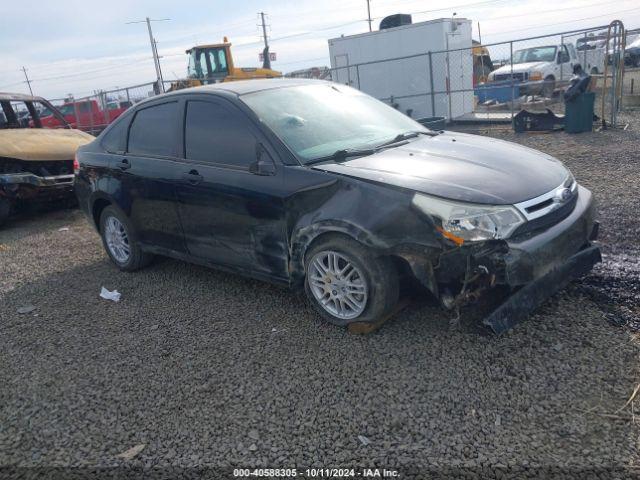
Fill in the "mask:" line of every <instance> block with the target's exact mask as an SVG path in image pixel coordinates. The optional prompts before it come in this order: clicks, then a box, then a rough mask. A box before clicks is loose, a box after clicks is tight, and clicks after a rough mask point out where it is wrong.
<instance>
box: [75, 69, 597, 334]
mask: <svg viewBox="0 0 640 480" xmlns="http://www.w3.org/2000/svg"><path fill="white" fill-rule="evenodd" d="M77 160H78V164H79V165H78V171H77V172H76V182H75V186H76V193H77V195H78V199H79V201H80V205H81V206H82V208H83V210H84V211H85V213H86V214H87V215H88V217H89V219H90V221H91V222H92V223H93V224H94V225H95V226H96V228H97V229H98V231H99V232H100V234H101V236H102V239H103V242H104V247H105V249H106V252H107V254H108V255H109V257H110V258H111V260H112V261H113V262H114V263H115V265H116V266H117V267H118V268H120V269H121V270H125V271H133V270H137V269H140V268H141V267H144V266H145V265H147V264H148V263H149V262H150V261H151V260H152V257H153V255H167V256H171V257H174V258H178V259H184V260H186V261H189V262H195V263H199V264H204V265H209V266H213V267H216V268H221V269H225V270H228V271H230V272H237V273H241V274H244V275H250V276H252V277H257V278H260V279H264V280H268V281H273V282H279V283H284V284H287V285H289V286H291V287H302V286H304V288H305V290H306V293H307V296H308V298H309V300H310V301H311V303H312V304H313V305H314V306H315V308H316V309H317V310H318V312H319V313H320V314H321V315H322V316H323V317H324V318H326V319H327V320H328V321H330V322H332V323H335V324H337V325H347V324H350V323H353V322H366V323H370V324H371V323H376V322H378V321H380V320H382V319H384V318H386V317H387V316H389V315H390V313H391V312H393V310H394V306H395V305H396V304H397V302H398V296H399V291H400V288H399V286H400V284H401V282H402V281H405V280H407V279H408V280H409V281H412V282H414V283H415V282H416V281H417V283H418V284H419V285H421V286H422V287H423V288H424V290H425V291H428V292H430V294H431V295H433V296H434V297H435V298H437V299H438V300H439V301H440V302H441V304H442V306H443V307H444V308H448V309H459V308H460V307H462V306H463V305H465V304H467V303H469V302H472V301H475V300H477V299H478V298H480V297H482V296H483V295H486V294H487V293H488V292H490V291H491V290H494V288H495V287H497V286H500V287H502V290H507V291H508V292H510V294H511V295H510V296H509V297H508V298H507V299H506V301H505V302H504V303H503V304H502V305H501V306H500V307H498V308H497V309H496V310H495V311H494V312H493V313H491V314H490V315H489V316H488V317H487V318H485V320H484V321H485V323H486V324H487V325H489V326H490V327H491V328H492V329H493V330H494V331H495V332H498V333H499V332H502V331H504V330H505V329H506V328H508V327H509V326H511V325H512V324H513V323H515V322H516V321H519V320H520V319H522V318H523V317H524V316H526V315H527V314H528V313H529V312H530V311H531V310H532V309H533V308H535V307H536V306H537V305H538V304H539V303H541V302H542V301H543V300H544V299H545V298H546V297H548V296H549V295H551V294H552V293H553V292H554V291H556V290H557V289H559V288H561V287H562V286H563V285H564V284H566V282H567V281H569V280H570V279H572V278H575V277H577V276H579V275H582V274H584V273H586V272H588V271H589V270H590V269H591V268H592V266H593V265H594V263H596V262H598V261H599V260H600V251H599V249H598V248H597V247H596V246H594V245H592V243H591V242H592V240H594V239H595V237H596V235H597V227H598V223H597V222H596V221H595V208H594V201H593V199H592V196H591V193H590V192H589V191H588V190H587V189H585V188H583V187H581V186H580V185H578V184H577V183H576V181H575V180H574V178H573V176H572V174H571V173H570V172H569V171H568V170H567V169H566V168H565V167H564V166H563V165H562V163H560V162H559V161H558V160H556V159H555V158H553V157H551V156H549V155H546V154H544V153H541V152H538V151H535V150H531V149H528V148H525V147H521V146H518V145H515V144H512V143H508V142H503V141H499V140H494V139H489V138H485V137H480V136H474V135H466V134H461V133H452V132H435V131H431V130H428V129H425V128H423V127H422V126H421V125H420V124H418V123H416V122H415V121H413V120H412V119H410V118H409V117H407V116H405V115H403V114H402V113H400V112H398V111H396V110H394V109H393V108H391V107H389V106H387V105H385V104H384V103H382V102H379V101H378V100H375V99H373V98H371V97H369V96H367V95H365V94H363V93H361V92H359V91H357V90H354V89H351V88H349V87H346V86H343V85H338V84H334V83H329V82H321V81H309V80H253V81H242V82H233V83H222V84H217V85H211V86H206V87H200V88H195V89H187V90H181V91H177V92H172V93H170V94H166V95H161V96H159V97H154V98H151V99H149V100H146V101H144V102H141V103H139V104H137V105H136V106H135V107H134V108H131V109H129V110H128V111H127V112H126V113H125V114H124V115H122V116H121V117H120V118H119V119H118V120H116V121H115V122H114V123H113V124H112V125H111V126H110V127H109V128H108V129H107V130H105V131H104V132H103V133H102V134H101V135H100V136H99V137H98V138H97V139H96V140H95V141H94V142H92V143H91V144H89V145H87V146H84V147H81V148H80V149H79V151H78V155H77ZM213 294H215V292H212V295H213Z"/></svg>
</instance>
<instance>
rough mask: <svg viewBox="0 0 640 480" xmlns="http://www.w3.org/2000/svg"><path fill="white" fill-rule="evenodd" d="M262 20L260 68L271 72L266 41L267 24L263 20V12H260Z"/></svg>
mask: <svg viewBox="0 0 640 480" xmlns="http://www.w3.org/2000/svg"><path fill="white" fill-rule="evenodd" d="M260 19H261V20H262V38H264V50H262V68H268V69H269V70H271V59H270V58H269V42H268V40H267V24H266V23H265V20H264V12H260Z"/></svg>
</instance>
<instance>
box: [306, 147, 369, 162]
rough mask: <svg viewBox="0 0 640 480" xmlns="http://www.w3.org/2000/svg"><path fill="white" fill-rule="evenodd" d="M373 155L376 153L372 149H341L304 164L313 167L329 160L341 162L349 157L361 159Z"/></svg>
mask: <svg viewBox="0 0 640 480" xmlns="http://www.w3.org/2000/svg"><path fill="white" fill-rule="evenodd" d="M374 153H376V149H374V148H364V149H361V150H356V149H353V148H343V149H341V150H336V151H335V152H333V153H332V154H331V155H325V156H324V157H318V158H314V159H313V160H309V161H308V162H305V165H314V164H316V163H322V162H328V161H329V160H334V161H336V162H341V161H344V160H346V159H347V158H349V157H363V156H365V155H372V154H374Z"/></svg>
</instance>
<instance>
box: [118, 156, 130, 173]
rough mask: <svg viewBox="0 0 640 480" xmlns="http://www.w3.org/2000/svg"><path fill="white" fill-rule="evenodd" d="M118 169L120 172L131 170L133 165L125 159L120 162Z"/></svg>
mask: <svg viewBox="0 0 640 480" xmlns="http://www.w3.org/2000/svg"><path fill="white" fill-rule="evenodd" d="M118 167H120V170H129V169H130V168H131V164H130V163H129V160H127V159H126V158H124V159H122V160H121V161H120V162H118Z"/></svg>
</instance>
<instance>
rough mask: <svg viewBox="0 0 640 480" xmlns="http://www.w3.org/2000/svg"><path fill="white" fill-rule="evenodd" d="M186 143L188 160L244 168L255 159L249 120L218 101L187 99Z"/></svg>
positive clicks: (254, 145)
mask: <svg viewBox="0 0 640 480" xmlns="http://www.w3.org/2000/svg"><path fill="white" fill-rule="evenodd" d="M184 143H185V156H186V158H187V159H189V160H195V161H198V162H205V163H215V164H221V165H229V166H235V167H243V168H248V167H249V165H250V164H251V163H253V162H255V160H256V137H255V136H254V135H253V134H252V133H251V130H250V129H249V125H248V120H247V119H246V118H244V117H243V116H242V114H241V112H238V111H236V110H233V109H231V108H227V107H226V106H223V105H221V104H219V103H217V102H207V101H197V100H194V101H189V102H187V113H186V119H185V131H184Z"/></svg>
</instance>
